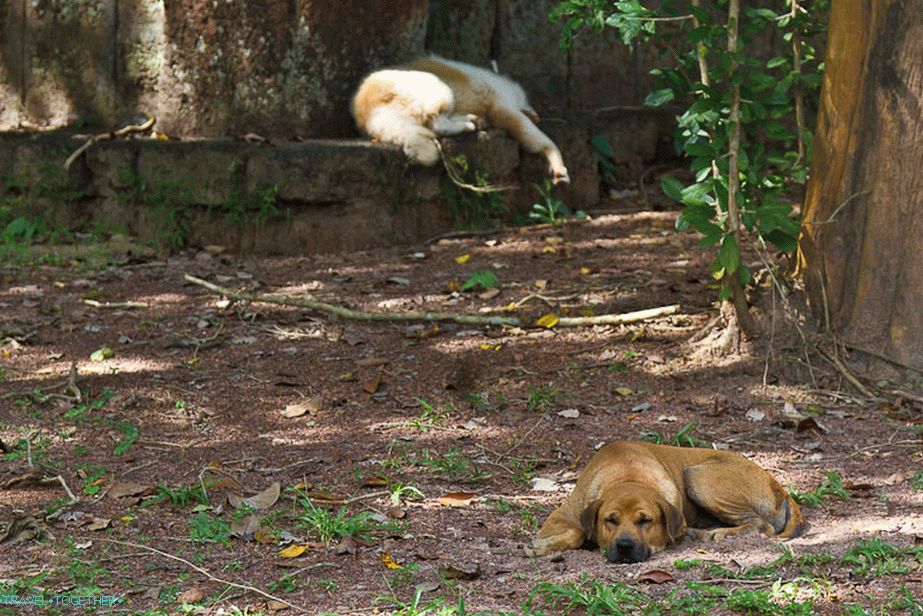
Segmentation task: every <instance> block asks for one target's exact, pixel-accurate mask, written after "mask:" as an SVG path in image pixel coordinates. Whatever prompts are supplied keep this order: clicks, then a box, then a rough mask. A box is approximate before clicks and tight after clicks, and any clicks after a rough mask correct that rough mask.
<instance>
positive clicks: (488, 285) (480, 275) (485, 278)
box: [461, 270, 499, 291]
mask: <svg viewBox="0 0 923 616" xmlns="http://www.w3.org/2000/svg"><path fill="white" fill-rule="evenodd" d="M498 282H499V279H498V278H497V275H496V274H494V273H493V272H492V271H490V270H479V271H477V272H474V273H473V274H471V277H470V278H468V280H466V281H465V284H463V285H462V287H461V290H462V291H467V290H468V289H473V288H475V287H483V288H484V289H493V288H495V287H496V286H497V283H498Z"/></svg>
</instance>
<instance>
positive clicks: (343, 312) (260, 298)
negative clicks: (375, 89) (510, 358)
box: [184, 274, 679, 327]
mask: <svg viewBox="0 0 923 616" xmlns="http://www.w3.org/2000/svg"><path fill="white" fill-rule="evenodd" d="M184 278H185V280H186V281H187V282H191V283H192V284H197V285H199V286H201V287H205V288H206V289H208V290H209V291H212V292H213V293H218V294H220V295H223V296H225V297H229V298H232V299H237V300H245V301H249V302H262V303H265V304H278V305H281V306H297V307H299V308H307V309H309V310H317V311H318V312H325V313H327V314H333V315H336V316H339V317H342V318H344V319H354V320H357V321H429V322H433V321H448V322H453V323H463V324H467V325H495V326H502V325H506V326H509V327H525V326H530V325H531V323H524V322H523V321H522V319H520V318H518V317H501V316H480V315H466V314H452V313H447V312H414V311H410V312H364V311H361V310H352V309H350V308H345V307H343V306H336V305H334V304H328V303H325V302H319V301H316V300H311V299H305V298H300V297H292V296H290V295H282V294H279V293H259V294H255V293H247V292H244V291H232V290H231V289H227V288H225V287H221V286H218V285H216V284H213V283H211V282H208V281H207V280H202V279H201V278H196V277H195V276H191V275H189V274H185V275H184ZM677 312H679V304H673V305H670V306H660V307H657V308H648V309H646V310H636V311H634V312H626V313H623V314H602V315H599V316H595V317H560V319H559V320H558V323H557V326H558V327H588V326H593V325H619V324H623V323H635V322H638V321H646V320H648V319H654V318H657V317H662V316H668V315H671V314H676V313H677Z"/></svg>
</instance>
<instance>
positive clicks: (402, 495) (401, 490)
mask: <svg viewBox="0 0 923 616" xmlns="http://www.w3.org/2000/svg"><path fill="white" fill-rule="evenodd" d="M389 489H390V490H391V495H390V498H391V504H392V505H394V506H395V507H397V506H398V505H400V504H401V501H402V500H404V499H417V498H424V496H423V492H421V491H420V490H419V489H417V488H416V487H414V486H410V485H403V484H401V483H394V484H390V483H389Z"/></svg>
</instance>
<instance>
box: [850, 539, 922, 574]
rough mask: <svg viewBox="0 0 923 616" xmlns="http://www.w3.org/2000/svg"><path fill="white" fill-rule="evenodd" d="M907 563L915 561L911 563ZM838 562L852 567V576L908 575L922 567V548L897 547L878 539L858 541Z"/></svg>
mask: <svg viewBox="0 0 923 616" xmlns="http://www.w3.org/2000/svg"><path fill="white" fill-rule="evenodd" d="M908 561H916V562H915V563H911V562H908ZM840 562H841V563H842V564H844V565H851V566H852V567H853V570H852V574H853V575H860V576H867V575H873V576H879V575H891V574H902V573H910V572H911V571H912V570H919V569H920V567H923V548H919V547H898V546H896V545H892V544H890V543H888V542H886V541H883V540H882V539H879V538H878V537H873V538H872V539H868V540H865V541H859V542H858V543H856V544H855V545H854V546H853V547H851V548H850V549H849V550H847V552H846V553H845V554H843V557H842V558H841V559H840Z"/></svg>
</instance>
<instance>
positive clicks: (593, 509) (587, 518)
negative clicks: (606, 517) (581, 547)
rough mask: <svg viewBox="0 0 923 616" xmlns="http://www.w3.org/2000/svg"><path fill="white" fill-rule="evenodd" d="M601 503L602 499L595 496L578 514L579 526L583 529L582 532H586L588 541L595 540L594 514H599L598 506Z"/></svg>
mask: <svg viewBox="0 0 923 616" xmlns="http://www.w3.org/2000/svg"><path fill="white" fill-rule="evenodd" d="M602 504H603V500H602V499H601V498H597V499H596V500H595V501H593V502H592V503H590V504H589V505H587V507H586V509H584V510H583V513H581V514H580V527H581V528H582V529H583V532H585V533H586V537H587V539H589V540H590V541H596V516H597V515H598V514H599V508H600V506H602Z"/></svg>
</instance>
